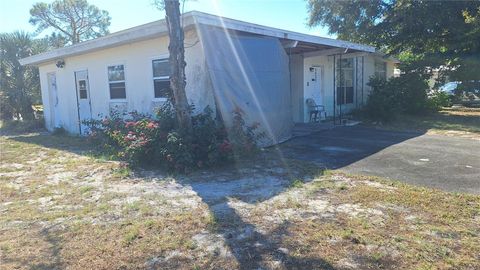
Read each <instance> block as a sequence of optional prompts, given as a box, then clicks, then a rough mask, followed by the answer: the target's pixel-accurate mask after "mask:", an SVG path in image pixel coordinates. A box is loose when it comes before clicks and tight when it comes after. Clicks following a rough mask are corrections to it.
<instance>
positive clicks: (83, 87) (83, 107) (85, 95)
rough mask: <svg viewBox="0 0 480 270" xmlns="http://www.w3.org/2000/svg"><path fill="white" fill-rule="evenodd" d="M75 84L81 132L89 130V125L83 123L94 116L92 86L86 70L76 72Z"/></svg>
mask: <svg viewBox="0 0 480 270" xmlns="http://www.w3.org/2000/svg"><path fill="white" fill-rule="evenodd" d="M75 85H76V89H77V104H78V121H79V128H80V134H86V133H87V132H88V130H87V127H86V126H85V125H84V124H83V123H82V122H83V121H85V120H90V119H91V118H92V108H91V103H90V87H89V83H88V72H87V71H86V70H82V71H76V72H75Z"/></svg>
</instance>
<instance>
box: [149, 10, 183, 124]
mask: <svg viewBox="0 0 480 270" xmlns="http://www.w3.org/2000/svg"><path fill="white" fill-rule="evenodd" d="M155 5H156V6H157V7H158V8H160V9H165V13H166V16H165V20H166V22H167V28H168V36H169V39H170V41H169V42H170V43H169V45H168V51H169V53H170V57H169V62H170V70H171V71H170V88H171V89H172V94H173V104H174V107H175V112H176V116H177V120H178V124H179V127H180V128H181V129H182V130H189V129H190V128H191V125H192V123H191V117H190V106H189V105H188V100H187V94H186V93H185V85H186V79H185V66H186V63H185V46H184V44H183V42H184V32H183V27H182V24H181V22H180V16H181V14H180V2H179V1H178V0H157V1H155Z"/></svg>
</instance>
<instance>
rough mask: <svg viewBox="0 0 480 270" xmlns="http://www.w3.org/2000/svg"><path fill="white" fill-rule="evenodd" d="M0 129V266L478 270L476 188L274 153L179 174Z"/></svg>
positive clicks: (81, 145)
mask: <svg viewBox="0 0 480 270" xmlns="http://www.w3.org/2000/svg"><path fill="white" fill-rule="evenodd" d="M91 150H92V149H89V148H88V146H87V145H86V144H85V142H84V141H83V139H81V138H75V137H66V136H50V135H40V134H31V135H24V136H16V137H0V151H1V152H0V155H1V163H0V194H1V196H0V262H1V265H2V269H60V268H68V269H112V268H113V269H138V268H141V269H145V268H146V269H258V268H259V267H261V268H263V269H292V268H293V269H389V268H400V269H478V268H480V257H479V256H480V255H479V254H480V253H479V249H478V247H479V246H480V227H479V226H478V224H480V196H475V195H467V194H452V193H445V192H442V191H438V190H433V189H428V188H419V187H413V186H410V185H406V184H402V183H397V182H392V181H387V180H384V179H380V178H374V177H364V176H358V175H347V174H343V173H341V172H338V171H325V170H323V169H322V168H318V167H316V166H314V165H312V164H309V163H304V162H299V161H290V160H279V159H278V158H276V157H275V153H274V151H271V152H269V151H266V152H264V153H263V154H261V155H260V157H259V158H258V160H255V161H250V162H248V161H245V162H244V163H239V164H237V166H236V167H234V168H224V169H222V170H218V171H216V172H197V173H194V174H191V175H188V176H177V177H175V178H173V177H169V176H167V175H163V174H162V172H158V171H145V170H135V171H130V170H129V169H127V168H126V167H125V166H123V165H122V164H121V163H119V162H114V161H108V160H106V159H102V158H98V157H96V156H95V155H92V154H91Z"/></svg>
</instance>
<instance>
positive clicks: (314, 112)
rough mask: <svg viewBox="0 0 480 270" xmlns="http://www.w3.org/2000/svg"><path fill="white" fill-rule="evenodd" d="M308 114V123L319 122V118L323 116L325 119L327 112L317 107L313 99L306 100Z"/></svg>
mask: <svg viewBox="0 0 480 270" xmlns="http://www.w3.org/2000/svg"><path fill="white" fill-rule="evenodd" d="M306 103H307V107H308V113H309V115H310V122H320V116H321V114H323V116H324V117H325V119H327V112H326V111H325V106H323V105H317V103H315V100H313V98H307V100H306Z"/></svg>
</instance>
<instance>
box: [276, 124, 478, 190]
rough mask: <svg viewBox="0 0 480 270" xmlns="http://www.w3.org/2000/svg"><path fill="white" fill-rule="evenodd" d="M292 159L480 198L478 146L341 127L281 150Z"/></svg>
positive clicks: (464, 141)
mask: <svg viewBox="0 0 480 270" xmlns="http://www.w3.org/2000/svg"><path fill="white" fill-rule="evenodd" d="M280 148H281V149H282V151H283V152H284V154H285V155H286V156H287V157H289V158H294V159H300V160H309V161H313V162H315V163H317V164H320V165H323V166H325V167H327V168H329V169H341V170H342V171H345V172H348V173H354V174H366V175H374V176H381V177H386V178H390V179H393V180H399V181H404V182H407V183H410V184H415V185H419V186H428V187H433V188H438V189H443V190H446V191H452V192H467V193H474V194H480V141H478V140H473V139H468V138H457V137H447V136H441V135H427V134H421V133H412V132H396V131H385V130H376V129H372V128H367V127H362V126H353V127H337V128H334V129H331V130H326V131H321V132H318V133H314V134H311V135H308V136H304V137H297V138H294V139H292V140H290V141H288V142H286V143H284V144H282V145H281V146H280Z"/></svg>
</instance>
